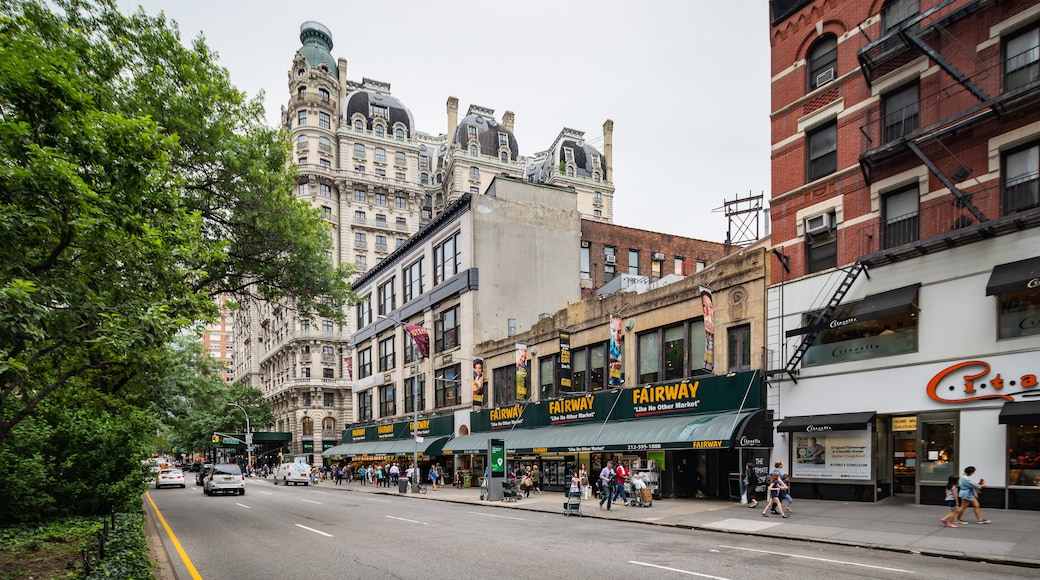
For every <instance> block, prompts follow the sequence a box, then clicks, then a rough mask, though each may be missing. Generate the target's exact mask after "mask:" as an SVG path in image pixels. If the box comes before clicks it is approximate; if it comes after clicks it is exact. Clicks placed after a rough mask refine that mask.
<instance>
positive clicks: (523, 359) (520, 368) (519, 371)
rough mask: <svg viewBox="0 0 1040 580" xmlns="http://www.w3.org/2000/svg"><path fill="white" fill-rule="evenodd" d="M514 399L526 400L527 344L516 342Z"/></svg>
mask: <svg viewBox="0 0 1040 580" xmlns="http://www.w3.org/2000/svg"><path fill="white" fill-rule="evenodd" d="M516 400H518V401H526V400H527V345H526V344H520V343H519V342H518V343H516Z"/></svg>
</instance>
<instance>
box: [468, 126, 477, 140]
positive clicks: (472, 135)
mask: <svg viewBox="0 0 1040 580" xmlns="http://www.w3.org/2000/svg"><path fill="white" fill-rule="evenodd" d="M466 129H467V131H468V134H469V138H470V139H476V138H477V128H476V127H472V126H471V127H466Z"/></svg>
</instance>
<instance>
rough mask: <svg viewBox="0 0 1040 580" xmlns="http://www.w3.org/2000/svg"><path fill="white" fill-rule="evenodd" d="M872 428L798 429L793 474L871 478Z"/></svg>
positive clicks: (821, 477)
mask: <svg viewBox="0 0 1040 580" xmlns="http://www.w3.org/2000/svg"><path fill="white" fill-rule="evenodd" d="M870 433H871V432H870V431H829V432H827V433H795V434H794V455H795V457H794V464H793V465H792V466H791V476H792V477H808V478H813V479H870V455H871V450H870Z"/></svg>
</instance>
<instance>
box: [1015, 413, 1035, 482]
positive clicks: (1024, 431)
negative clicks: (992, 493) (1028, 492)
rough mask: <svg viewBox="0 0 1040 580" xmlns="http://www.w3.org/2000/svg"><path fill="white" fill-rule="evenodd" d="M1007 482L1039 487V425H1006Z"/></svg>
mask: <svg viewBox="0 0 1040 580" xmlns="http://www.w3.org/2000/svg"><path fill="white" fill-rule="evenodd" d="M1008 470H1009V471H1008V484H1009V485H1022V486H1028V487H1040V425H1008Z"/></svg>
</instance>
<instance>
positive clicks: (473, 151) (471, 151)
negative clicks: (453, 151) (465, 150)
mask: <svg viewBox="0 0 1040 580" xmlns="http://www.w3.org/2000/svg"><path fill="white" fill-rule="evenodd" d="M479 152H480V149H478V148H477V146H476V145H470V146H469V154H470V155H472V156H474V157H476V156H477V153H479Z"/></svg>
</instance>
